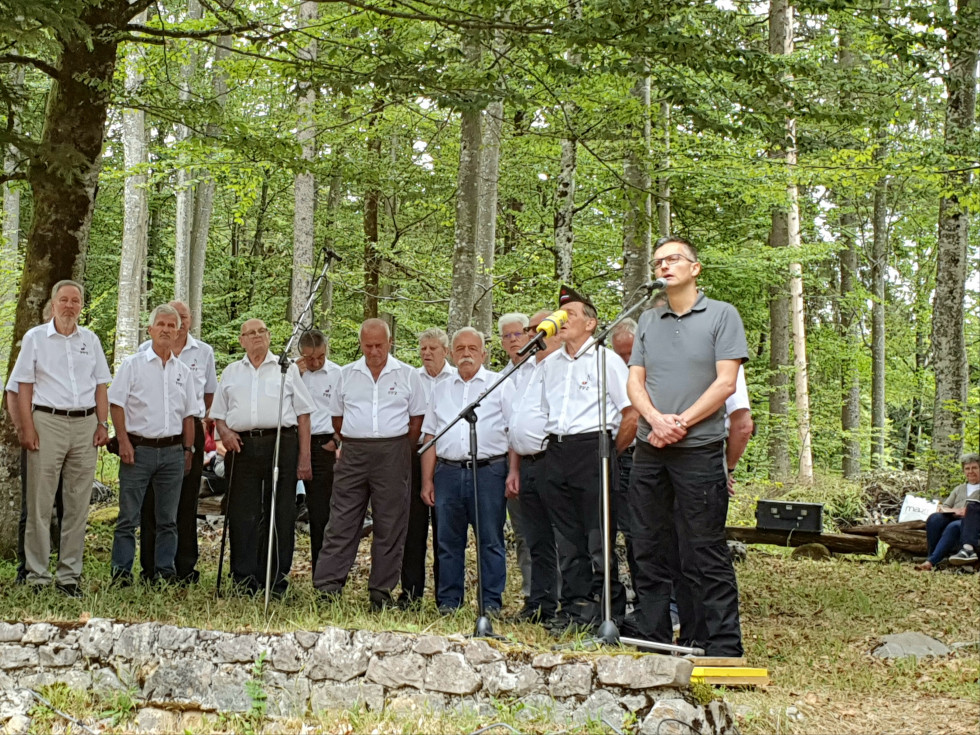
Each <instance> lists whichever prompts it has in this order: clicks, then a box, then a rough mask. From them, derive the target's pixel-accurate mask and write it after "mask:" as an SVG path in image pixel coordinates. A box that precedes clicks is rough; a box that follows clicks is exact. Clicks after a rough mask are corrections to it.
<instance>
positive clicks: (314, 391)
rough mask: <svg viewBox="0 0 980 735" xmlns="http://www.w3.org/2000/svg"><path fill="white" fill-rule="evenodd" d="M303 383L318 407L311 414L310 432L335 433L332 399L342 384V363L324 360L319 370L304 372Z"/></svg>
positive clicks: (315, 433)
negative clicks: (331, 407)
mask: <svg viewBox="0 0 980 735" xmlns="http://www.w3.org/2000/svg"><path fill="white" fill-rule="evenodd" d="M303 383H304V384H305V385H306V389H307V390H308V391H309V392H310V396H311V397H312V398H313V403H314V405H315V406H316V409H315V410H314V411H313V413H312V415H311V416H310V433H311V434H313V436H317V435H318V434H333V414H331V413H330V401H331V399H332V398H333V394H334V391H336V390H337V388H338V387H339V385H340V365H338V364H337V363H335V362H332V361H330V360H324V361H323V367H321V368H320V369H319V370H307V371H306V372H305V373H303Z"/></svg>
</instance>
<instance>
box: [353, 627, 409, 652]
mask: <svg viewBox="0 0 980 735" xmlns="http://www.w3.org/2000/svg"><path fill="white" fill-rule="evenodd" d="M357 643H358V642H356V641H355V645H356V644H357ZM411 643H412V639H411V638H409V637H407V636H404V635H398V634H397V633H391V632H388V631H385V632H383V633H378V634H377V635H376V636H374V642H373V644H372V646H371V650H372V651H373V652H374V653H385V654H393V653H401V652H402V651H407V650H408V647H409V646H410V645H411Z"/></svg>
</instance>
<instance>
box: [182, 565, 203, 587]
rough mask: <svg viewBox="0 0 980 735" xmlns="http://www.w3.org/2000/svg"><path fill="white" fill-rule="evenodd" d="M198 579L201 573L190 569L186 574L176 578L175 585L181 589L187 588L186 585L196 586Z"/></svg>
mask: <svg viewBox="0 0 980 735" xmlns="http://www.w3.org/2000/svg"><path fill="white" fill-rule="evenodd" d="M200 579H201V573H200V572H199V571H197V570H196V569H191V571H190V572H188V573H187V574H183V575H178V576H177V584H179V585H180V586H182V587H187V586H188V585H192V584H197V583H198V582H199V581H200Z"/></svg>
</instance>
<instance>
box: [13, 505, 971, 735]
mask: <svg viewBox="0 0 980 735" xmlns="http://www.w3.org/2000/svg"><path fill="white" fill-rule="evenodd" d="M742 490H743V492H742V494H743V495H745V496H747V497H749V498H751V497H752V496H753V495H754V493H753V492H751V489H750V488H745V489H742ZM760 492H761V493H762V494H763V497H771V495H768V494H767V490H766V489H762V490H761V491H760ZM797 499H801V500H802V499H804V498H797ZM739 512H740V507H739V506H738V505H736V506H734V507H733V514H736V515H737V514H738V513H739ZM91 521H92V522H91V524H90V529H89V535H88V539H87V546H86V557H85V575H84V587H85V589H86V592H87V594H86V597H85V598H84V599H82V600H71V599H66V598H64V597H62V596H60V595H58V594H57V593H55V592H54V591H47V592H45V593H43V594H40V595H34V594H32V593H30V592H29V591H28V590H26V589H25V588H24V587H19V586H15V585H14V584H13V577H14V567H13V564H11V563H9V562H2V563H0V619H5V620H24V621H53V622H55V621H76V620H85V619H88V618H89V617H94V616H99V617H109V618H114V619H118V620H121V621H129V622H143V621H146V620H156V621H159V622H164V623H171V624H176V625H183V626H192V627H201V628H212V629H220V630H229V631H241V632H285V631H292V630H297V629H305V630H317V629H321V628H323V627H324V626H327V625H335V626H339V627H344V628H362V629H369V630H393V631H402V632H408V633H431V634H452V633H464V634H465V633H470V632H471V631H472V629H473V626H474V623H475V612H474V609H473V608H472V607H470V608H464V609H463V610H461V611H459V612H458V613H457V614H456V615H454V616H450V617H441V616H439V615H438V613H437V611H436V610H435V607H434V605H433V603H432V601H431V599H427V600H426V602H425V604H424V605H423V606H422V607H421V608H420V609H419V610H417V611H411V612H408V611H400V610H390V611H385V612H384V613H381V614H373V613H371V612H369V609H368V600H367V590H366V587H367V573H368V563H367V542H364V543H362V547H361V553H360V554H359V556H358V562H357V564H355V568H354V570H353V571H352V574H351V580H350V582H349V584H348V588H347V591H346V592H345V595H344V597H343V598H342V599H341V600H339V601H338V602H335V603H332V604H330V605H326V606H323V605H320V604H318V602H317V600H316V596H315V594H314V590H313V588H312V586H311V584H310V581H309V577H310V573H309V540H308V537H307V536H305V535H302V534H298V535H297V543H296V555H295V560H296V561H295V565H294V570H293V580H292V581H293V584H292V586H291V588H290V591H289V593H288V595H287V597H286V598H285V599H284V600H282V601H280V602H273V603H272V604H271V606H270V615H269V617H268V618H266V617H265V616H264V615H263V611H262V600H261V599H255V598H251V597H249V598H239V597H223V598H221V599H215V597H214V586H215V572H216V568H217V549H218V541H219V539H220V529H209V530H208V531H206V532H204V533H202V539H201V553H202V558H201V564H200V565H199V567H200V568H201V570H202V580H201V583H200V584H198V585H196V586H194V587H190V588H186V589H184V588H166V589H157V588H153V587H144V586H141V585H137V586H134V587H132V588H129V589H118V588H114V587H110V586H109V550H110V548H111V543H112V521H113V514H112V512H111V511H109V510H103V511H99V512H97V513H94V514H93V516H92V519H91ZM510 568H512V569H513V568H516V565H513V564H512V566H511V567H510ZM472 569H473V564H472V563H471V564H470V570H471V574H472ZM738 578H739V587H740V592H741V600H742V605H741V614H742V630H743V635H744V641H745V649H746V656H747V657H748V664H749V665H750V666H760V667H765V668H767V669H768V671H769V675H770V677H771V679H772V683H771V685H770V686H769V687H768V688H766V689H765V690H761V689H760V690H737V689H732V690H727V691H726V690H724V689H717V688H716V689H715V694H716V695H718V696H723V697H724V699H725V700H726V701H727V702H729V703H730V704H732V705H733V706H734V707H736V712H737V713H738V715H739V716H738V723H739V728H740V730H741V732H743V733H745V735H755V734H756V733H770V732H779V733H864V732H909V733H918V732H933V733H939V732H942V733H957V734H958V733H976V732H977V731H978V730H980V719H978V713H980V685H978V668H980V653H978V651H977V650H976V649H973V650H970V649H965V650H963V651H960V652H957V653H955V654H954V655H952V656H950V657H946V658H943V659H927V660H920V661H918V662H916V661H914V660H909V659H905V660H899V661H892V662H886V661H882V660H879V659H876V658H874V657H872V656H871V655H870V651H871V650H872V649H873V648H874V647H875V645H876V643H877V641H878V639H879V638H880V637H881V636H882V635H884V634H888V633H898V632H903V631H920V632H923V633H926V634H929V635H933V636H934V637H936V638H939V639H940V640H942V641H943V642H945V643H947V644H949V643H952V642H957V641H977V640H978V639H980V616H978V614H977V601H978V595H977V578H976V577H975V576H967V575H954V574H950V573H932V574H923V573H916V572H914V571H912V568H911V565H908V564H899V563H885V562H883V561H882V560H881V559H875V558H861V557H836V558H834V559H833V560H831V561H826V562H816V561H809V560H795V559H791V558H790V557H789V555H788V550H785V549H769V548H767V547H762V548H760V547H753V548H752V549H751V550H750V553H749V557H748V560H747V561H746V562H744V563H742V564H740V565H739V566H738ZM468 581H469V583H470V587H469V588H470V589H472V584H473V582H474V581H475V580H474V579H472V578H470V579H469V580H468ZM519 584H520V580H519V575H512V578H511V579H509V580H508V590H507V593H506V594H505V610H504V612H505V613H513V612H517V609H518V607H519V605H518V603H519V600H520V590H519ZM494 629H495V631H496V632H498V633H500V634H502V635H504V636H506V638H507V639H508V641H507V642H505V643H504V644H503V645H505V646H506V647H508V648H509V649H510V650H511V653H512V654H513V655H517V656H521V657H522V658H526V659H529V658H530V656H531V655H533V653H535V652H538V651H542V650H550V648H551V646H553V645H554V644H555V641H554V640H553V639H552V638H551V637H550V636H548V635H547V634H546V633H545V632H544V631H543V630H542V629H541V628H539V627H537V626H533V625H515V624H509V623H506V622H503V621H499V622H495V623H494ZM564 642H573V643H574V639H572V640H571V641H569V640H566V641H564ZM579 655H594V654H589V653H582V654H579ZM258 670H259V674H261V665H259V669H258ZM64 690H65V688H64V687H62V688H60V689H57V688H55V690H53V693H54V694H55V697H50V696H49V697H48V698H49V699H51V701H52V703H53V704H55V699H56V698H57V702H58V703H60V706H59V705H58V704H56V706H59V708H60V709H64V710H65V711H67V712H69V713H71V714H73V715H75V716H79V717H87V718H91V719H92V720H100V719H101V720H103V721H105V720H106V718H108V722H107V724H106V726H107V728H108V729H109V730H117V731H119V732H124V731H127V730H130V729H132V722H133V719H132V718H133V716H134V714H135V707H136V705H137V702H136V701H135V693H134V692H128V693H124V694H122V695H120V694H117V695H112V696H113V699H112V701H110V700H107V699H101V698H100V695H98V694H97V693H94V692H81V693H78V692H71V691H70V690H69V691H64ZM254 694H255V699H254V701H255V703H256V707H255V708H253V710H254V711H253V712H250V713H246V714H245V715H239V716H234V717H232V716H225V717H219V718H208V719H207V720H206V721H205V722H204V723H203V724H202V725H201V726H200V728H194V729H195V731H212V732H221V731H229V732H230V731H243V730H248V731H258V730H259V729H260V728H261V725H262V724H263V719H264V718H263V713H262V712H261V704H262V700H261V690H260V688H258V687H256V688H255V692H254ZM789 707H795V708H796V710H797V711H798V712H799V714H800V715H801V716H802V717H803V719H802V720H798V719H790V718H788V717H787V715H786V711H787V708H789ZM42 710H43V711H42ZM37 715H38V719H36V720H35V725H34V729H35V731H37V732H44V731H48V730H50V729H51V727H52V726H53V725H54V720H56V719H58V718H57V717H56V716H55V715H52V714H51V713H50V712H48V711H47V710H44V708H39V709H38V710H37ZM494 722H504V723H506V724H509V725H511V726H512V727H515V728H516V729H519V730H521V731H522V732H549V731H550V732H554V731H556V730H570V731H571V730H575V731H578V732H595V733H599V732H610V730H609V728H608V727H607V726H606V725H604V724H603V723H586V724H584V725H581V726H577V727H575V728H573V727H571V726H568V725H565V724H564V723H555V722H550V721H548V719H547V718H543V719H542V718H538V719H528V717H527V713H526V712H523V711H522V709H521V706H520V703H514V702H506V701H499V702H494V703H493V708H492V712H484V713H476V712H473V711H462V712H443V713H436V712H428V711H421V710H418V709H415V710H412V709H404V708H403V709H397V710H395V709H393V710H385V711H384V712H380V713H373V712H366V711H360V710H352V711H347V712H335V713H327V714H324V715H322V716H321V717H319V718H310V719H308V720H307V723H306V724H307V726H312V727H314V728H319V729H321V730H323V731H326V732H338V733H353V732H369V733H374V732H377V733H400V732H472V731H474V730H476V729H478V728H479V727H481V726H486V725H488V724H492V723H494ZM277 727H278V728H279V731H281V732H298V731H299V730H300V729H301V727H302V723H300V722H299V721H298V720H297V721H295V722H292V721H283V722H281V723H279V724H278V725H277ZM501 731H503V729H501V730H498V732H501Z"/></svg>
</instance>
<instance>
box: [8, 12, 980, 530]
mask: <svg viewBox="0 0 980 735" xmlns="http://www.w3.org/2000/svg"><path fill="white" fill-rule="evenodd" d="M978 48H980V0H955V1H954V2H926V1H923V0H911V1H909V2H898V1H897V0H860V1H859V2H834V1H833V0H828V1H820V0H813V1H808V2H799V3H796V4H795V5H790V4H788V3H787V2H786V1H785V0H772V1H771V2H770V3H763V2H738V1H736V0H725V1H722V0H718V1H717V2H700V1H699V0H696V1H689V2H685V1H684V0H666V1H663V2H648V1H644V2H640V1H639V0H588V1H586V0H565V1H564V2H559V3H556V2H554V1H553V0H518V1H517V2H500V1H497V0H476V1H473V0H469V1H467V2H457V0H445V1H439V0H379V1H378V2H373V1H371V0H364V1H359V0H322V1H319V2H317V1H312V0H306V1H304V2H289V1H287V0H253V1H252V2H250V3H242V2H235V1H234V0H157V1H156V2H152V1H151V0H0V145H2V147H3V152H4V169H3V174H2V176H0V180H2V182H3V187H4V201H3V249H2V252H0V257H2V272H0V291H2V292H3V294H5V298H4V299H3V300H2V304H0V317H2V320H0V323H2V324H6V325H7V326H6V327H5V328H3V329H2V332H0V344H2V347H3V351H4V353H5V354H4V360H3V361H2V362H3V363H4V365H5V366H6V368H7V370H8V371H9V367H10V366H12V364H13V361H14V360H15V359H16V355H17V351H18V348H19V341H20V339H21V337H22V335H23V333H24V332H25V331H26V330H27V329H28V328H30V327H31V326H33V325H34V324H37V323H38V322H39V321H40V320H41V310H42V307H43V304H44V301H45V300H46V298H47V294H48V291H49V290H50V287H51V286H52V284H53V283H55V282H56V281H57V280H60V279H62V278H70V277H75V278H78V279H80V280H83V281H84V283H85V286H86V289H87V294H86V301H87V306H86V311H85V315H84V317H83V322H84V323H85V324H87V326H89V327H90V328H92V329H93V330H94V331H95V332H96V333H97V334H98V335H99V336H100V338H101V339H102V342H103V345H104V347H105V348H106V352H107V355H108V356H109V359H110V362H111V363H113V364H118V363H119V362H120V361H121V360H122V359H123V358H124V357H126V356H127V355H128V354H131V353H132V352H133V351H134V349H135V348H136V345H138V343H139V342H140V340H141V339H142V337H143V331H142V329H143V328H144V327H145V320H146V315H147V313H148V311H149V310H150V309H151V308H152V307H153V306H154V305H156V304H158V303H160V302H163V301H167V300H169V299H172V298H174V297H175V296H176V297H177V298H181V299H184V300H186V301H188V302H189V304H190V305H191V309H192V313H193V314H194V316H195V319H196V325H197V326H196V328H195V333H197V334H198V335H199V336H200V337H202V338H203V339H205V340H206V341H207V342H209V343H210V344H212V345H213V346H214V348H215V352H216V356H217V359H218V362H219V370H220V368H221V367H223V366H224V365H225V364H227V363H228V362H229V361H231V360H233V359H235V357H236V356H237V355H239V354H240V348H239V346H238V339H237V336H238V330H239V326H240V324H241V322H242V321H243V320H244V319H247V318H253V317H258V318H262V319H264V320H265V321H266V323H267V324H268V325H269V327H270V328H271V329H272V332H273V349H280V348H281V346H282V345H283V344H284V343H285V341H286V339H287V338H288V336H289V334H290V331H291V322H292V321H293V320H295V318H296V317H297V315H298V314H299V312H300V309H301V308H302V305H303V304H304V303H305V302H306V300H307V298H308V295H309V293H310V286H311V282H312V281H313V279H314V278H315V276H316V274H317V273H319V272H320V269H321V266H322V265H323V262H324V257H325V253H326V252H328V251H331V252H334V253H336V254H338V255H339V256H340V257H341V258H342V260H340V261H337V260H334V261H333V262H332V263H331V264H330V267H329V271H328V282H327V287H326V288H325V289H324V291H323V294H322V297H319V298H318V299H317V301H316V304H315V308H314V315H313V317H312V318H308V319H307V321H308V322H311V323H312V324H314V325H316V326H318V327H320V328H321V329H323V330H324V331H325V332H326V333H327V334H328V336H329V338H330V353H331V357H332V359H334V360H335V361H337V362H340V363H346V362H350V361H352V360H354V359H356V358H357V356H358V353H357V338H356V328H357V325H358V324H359V323H360V322H361V321H362V320H363V319H364V318H365V317H368V316H381V317H382V318H385V319H387V320H388V321H389V323H390V324H391V325H392V328H393V332H394V335H395V341H396V342H395V344H396V354H397V355H398V356H399V357H400V358H402V359H405V360H407V361H409V362H416V360H415V351H416V344H417V343H416V337H417V335H418V333H419V332H420V331H422V330H424V329H426V328H428V327H431V326H443V327H448V329H449V331H452V330H454V329H456V328H458V327H460V326H462V325H465V324H472V325H474V326H476V327H477V328H479V329H481V330H483V331H485V332H487V333H493V332H495V325H496V322H495V319H496V317H497V316H499V314H501V313H503V312H509V311H525V312H528V313H533V312H534V311H536V310H538V309H540V308H550V307H553V306H554V305H555V301H556V292H557V287H558V284H559V283H560V282H567V283H571V284H573V285H575V287H576V288H578V289H580V290H582V291H584V292H585V293H588V294H590V295H591V296H592V297H593V299H594V300H595V302H596V304H597V306H598V307H599V311H600V316H601V318H602V319H604V320H609V319H611V318H612V317H613V316H614V315H615V314H616V313H617V311H618V310H619V309H620V308H621V307H623V306H624V305H628V304H631V303H633V301H634V300H635V299H636V298H637V289H638V287H639V286H640V285H641V284H642V283H643V282H645V281H646V280H648V279H649V278H650V275H651V274H650V255H651V253H650V249H651V242H652V241H653V240H655V239H656V238H657V237H658V236H660V235H664V234H668V233H670V234H676V235H681V236H684V237H687V238H689V239H691V240H692V241H693V242H695V243H696V244H697V245H698V246H699V248H700V250H701V258H702V261H703V263H704V272H703V276H702V278H701V285H702V286H703V288H704V290H705V291H706V292H707V294H708V295H709V296H711V297H712V298H717V299H722V300H725V301H729V302H731V303H733V304H735V305H736V307H737V308H738V309H739V312H740V313H741V315H742V319H743V321H744V323H745V326H746V330H747V333H748V338H749V346H750V353H751V360H750V362H749V363H748V364H747V366H746V374H747V378H748V384H749V390H750V394H751V397H752V401H753V407H754V411H753V413H754V416H755V419H756V423H757V425H758V433H757V436H756V438H755V439H754V440H753V441H752V442H751V443H750V447H749V450H748V453H747V455H746V459H745V461H744V465H740V467H744V469H743V470H741V471H744V472H747V473H749V474H750V475H752V476H753V477H755V478H757V479H763V478H768V479H769V480H771V481H772V482H774V483H786V482H802V483H809V482H812V480H813V477H814V473H817V474H826V475H843V476H844V477H845V478H849V479H853V478H856V477H857V476H858V475H859V474H860V473H861V472H862V471H864V470H868V469H872V468H881V467H884V468H901V469H923V470H927V471H928V472H929V487H930V489H932V490H934V492H935V493H937V494H938V493H939V492H941V491H942V490H943V489H945V488H946V487H948V486H949V485H950V483H951V481H952V477H953V476H955V474H956V472H957V466H956V460H957V457H958V454H959V453H960V452H961V451H963V450H964V449H966V450H974V451H975V450H976V449H977V448H978V443H980V411H978V404H980V315H978V311H980V310H978V308H977V307H978V298H980V282H978V272H980V268H978V264H980V247H978V236H977V224H978V222H977V220H978V217H977V211H978V206H980V198H978V188H977V183H976V177H975V172H976V169H977V168H978V165H980V136H978V134H977V111H976V93H977V57H978ZM495 359H496V361H497V363H498V364H499V363H500V362H502V360H501V359H500V356H499V352H498V356H497V358H495ZM19 454H20V450H19V448H18V446H17V442H16V437H15V436H14V435H13V432H12V429H11V427H10V425H9V422H5V427H4V434H3V443H2V445H0V539H12V538H13V534H12V528H13V523H14V522H15V519H16V514H17V512H18V511H19V503H20V499H19Z"/></svg>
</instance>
